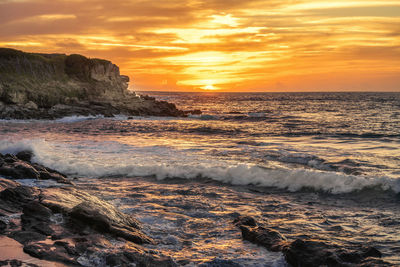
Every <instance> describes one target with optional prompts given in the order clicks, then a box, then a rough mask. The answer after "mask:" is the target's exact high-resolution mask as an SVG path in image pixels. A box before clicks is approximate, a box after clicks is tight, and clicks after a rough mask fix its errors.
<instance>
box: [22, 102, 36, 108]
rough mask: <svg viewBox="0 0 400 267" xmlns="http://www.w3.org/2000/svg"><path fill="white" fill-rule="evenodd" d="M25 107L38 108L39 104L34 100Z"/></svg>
mask: <svg viewBox="0 0 400 267" xmlns="http://www.w3.org/2000/svg"><path fill="white" fill-rule="evenodd" d="M24 107H25V108H27V109H38V106H37V105H36V103H35V102H33V101H29V102H28V103H26V104H25V105H24Z"/></svg>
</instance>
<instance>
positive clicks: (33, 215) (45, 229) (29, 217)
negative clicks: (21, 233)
mask: <svg viewBox="0 0 400 267" xmlns="http://www.w3.org/2000/svg"><path fill="white" fill-rule="evenodd" d="M22 211H23V214H22V215H21V223H22V228H23V229H24V230H33V231H36V232H38V233H40V234H42V235H45V236H50V235H52V234H53V233H54V231H53V229H51V227H50V226H49V225H50V217H51V215H52V212H51V210H50V209H49V208H46V207H45V206H43V205H42V204H40V203H39V202H38V201H32V202H29V203H27V204H26V205H24V206H23V209H22Z"/></svg>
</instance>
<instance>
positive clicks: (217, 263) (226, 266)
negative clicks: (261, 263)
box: [199, 258, 243, 267]
mask: <svg viewBox="0 0 400 267" xmlns="http://www.w3.org/2000/svg"><path fill="white" fill-rule="evenodd" d="M199 267H243V265H241V264H239V263H236V262H234V261H231V260H224V259H218V258H215V259H213V260H212V261H208V262H205V263H203V264H200V265H199Z"/></svg>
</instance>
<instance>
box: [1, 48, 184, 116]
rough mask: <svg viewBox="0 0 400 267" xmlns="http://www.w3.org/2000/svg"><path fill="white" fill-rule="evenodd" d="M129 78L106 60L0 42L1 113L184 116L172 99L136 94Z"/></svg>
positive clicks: (3, 114)
mask: <svg viewBox="0 0 400 267" xmlns="http://www.w3.org/2000/svg"><path fill="white" fill-rule="evenodd" d="M128 82H129V77H128V76H124V75H121V74H120V71H119V68H118V66H116V65H115V64H113V63H112V62H110V61H107V60H103V59H89V58H86V57H84V56H82V55H76V54H73V55H65V54H37V53H25V52H22V51H18V50H14V49H9V48H0V119H55V118H61V117H65V116H73V115H81V116H89V115H104V116H113V115H117V114H123V115H128V116H130V115H155V116H184V112H183V111H181V110H178V109H177V108H176V106H175V105H174V104H171V103H168V102H165V101H157V100H155V99H154V98H151V97H139V96H137V95H136V94H135V93H133V92H131V91H129V90H128Z"/></svg>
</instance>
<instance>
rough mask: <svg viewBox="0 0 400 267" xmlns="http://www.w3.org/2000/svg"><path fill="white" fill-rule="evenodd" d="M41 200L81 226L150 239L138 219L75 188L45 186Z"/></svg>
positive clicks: (138, 240) (143, 240)
mask: <svg viewBox="0 0 400 267" xmlns="http://www.w3.org/2000/svg"><path fill="white" fill-rule="evenodd" d="M41 198H42V201H41V203H42V204H43V205H45V206H47V207H49V208H50V209H52V210H53V211H55V212H62V213H64V214H68V216H70V217H71V218H72V219H74V220H75V221H77V222H81V223H82V225H83V226H87V225H90V226H91V227H92V228H93V229H95V230H97V231H99V232H102V233H110V234H113V235H115V236H118V237H122V238H124V239H126V240H129V241H132V242H135V243H137V244H142V243H154V241H153V240H152V239H151V238H150V237H148V236H147V235H145V234H144V233H142V232H141V231H140V230H139V229H140V223H139V222H138V221H137V220H136V219H134V218H133V217H132V216H129V215H126V214H124V213H122V212H120V211H119V210H118V209H116V208H115V207H114V206H113V205H111V204H109V203H107V202H105V201H103V200H100V199H99V198H97V197H95V196H92V195H89V194H87V193H85V192H81V191H79V190H76V189H75V188H46V189H43V190H42V195H41Z"/></svg>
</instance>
